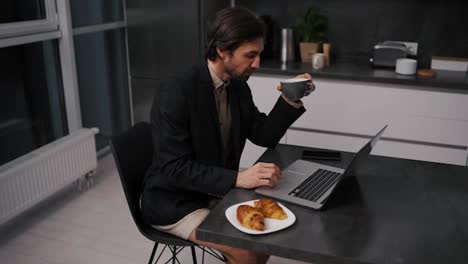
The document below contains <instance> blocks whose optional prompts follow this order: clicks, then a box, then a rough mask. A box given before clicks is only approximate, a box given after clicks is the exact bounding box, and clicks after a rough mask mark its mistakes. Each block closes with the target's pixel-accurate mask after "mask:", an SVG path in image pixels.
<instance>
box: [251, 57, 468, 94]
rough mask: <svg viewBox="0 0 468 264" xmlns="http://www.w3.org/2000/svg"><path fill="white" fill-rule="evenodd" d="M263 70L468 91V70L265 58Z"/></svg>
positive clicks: (259, 71)
mask: <svg viewBox="0 0 468 264" xmlns="http://www.w3.org/2000/svg"><path fill="white" fill-rule="evenodd" d="M257 72H258V73H261V74H280V75H297V74H301V73H304V72H308V73H310V74H311V75H312V77H320V78H329V79H337V80H340V79H341V80H355V81H365V82H380V83H390V84H405V85H409V86H414V88H423V89H427V88H435V89H434V90H440V89H444V91H446V92H455V93H468V74H467V73H466V72H456V71H443V70H437V71H436V74H435V76H433V77H420V76H416V75H409V76H408V75H401V74H397V73H395V71H394V70H393V69H383V68H382V69H379V68H373V67H372V66H371V65H360V64H352V63H341V64H334V65H331V66H330V67H328V68H324V69H322V70H315V69H313V68H312V65H311V64H309V63H299V62H297V63H290V64H286V65H282V64H281V63H280V62H275V61H264V62H262V64H261V67H260V68H259V69H258V70H257Z"/></svg>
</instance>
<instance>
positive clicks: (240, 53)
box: [221, 38, 263, 81]
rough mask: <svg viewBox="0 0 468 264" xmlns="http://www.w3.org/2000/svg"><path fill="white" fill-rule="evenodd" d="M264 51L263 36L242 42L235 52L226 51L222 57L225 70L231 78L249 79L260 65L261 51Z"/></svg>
mask: <svg viewBox="0 0 468 264" xmlns="http://www.w3.org/2000/svg"><path fill="white" fill-rule="evenodd" d="M262 51H263V38H258V39H256V40H253V41H249V42H244V43H242V44H241V45H240V46H239V47H238V48H237V49H235V50H234V52H229V51H224V52H222V54H223V55H224V56H223V57H222V58H221V59H222V60H223V63H224V70H225V72H226V73H227V74H229V75H230V76H231V78H236V79H241V80H245V81H247V80H248V79H249V77H250V75H252V73H253V72H254V71H255V70H256V69H258V68H259V67H260V53H262Z"/></svg>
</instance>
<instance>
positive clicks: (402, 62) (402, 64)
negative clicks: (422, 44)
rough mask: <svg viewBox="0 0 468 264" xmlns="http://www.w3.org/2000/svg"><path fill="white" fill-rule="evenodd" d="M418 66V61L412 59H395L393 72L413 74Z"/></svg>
mask: <svg viewBox="0 0 468 264" xmlns="http://www.w3.org/2000/svg"><path fill="white" fill-rule="evenodd" d="M417 66H418V61H417V60H413V59H406V58H403V59H397V60H396V66H395V72H396V73H399V74H404V75H413V74H416V68H417Z"/></svg>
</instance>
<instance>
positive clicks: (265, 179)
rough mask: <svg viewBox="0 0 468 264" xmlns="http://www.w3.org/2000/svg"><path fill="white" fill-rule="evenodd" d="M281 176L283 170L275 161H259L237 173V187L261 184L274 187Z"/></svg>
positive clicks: (250, 186) (245, 187)
mask: <svg viewBox="0 0 468 264" xmlns="http://www.w3.org/2000/svg"><path fill="white" fill-rule="evenodd" d="M280 178H281V170H280V169H279V168H278V167H277V166H276V165H275V164H273V163H263V162H259V163H257V164H255V165H254V166H252V167H250V168H248V169H246V170H244V171H242V172H239V173H238V174H237V180H236V187H238V188H244V189H252V188H256V187H259V186H270V187H274V186H276V184H277V183H278V181H279V179H280Z"/></svg>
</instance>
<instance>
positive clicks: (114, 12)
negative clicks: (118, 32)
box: [70, 0, 124, 28]
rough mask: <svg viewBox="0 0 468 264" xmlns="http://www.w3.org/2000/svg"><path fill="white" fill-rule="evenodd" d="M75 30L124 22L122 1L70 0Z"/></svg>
mask: <svg viewBox="0 0 468 264" xmlns="http://www.w3.org/2000/svg"><path fill="white" fill-rule="evenodd" d="M70 5H71V17H72V25H73V28H77V27H83V26H91V25H96V24H105V23H111V22H117V21H123V20H124V10H123V7H124V5H123V3H122V0H70Z"/></svg>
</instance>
